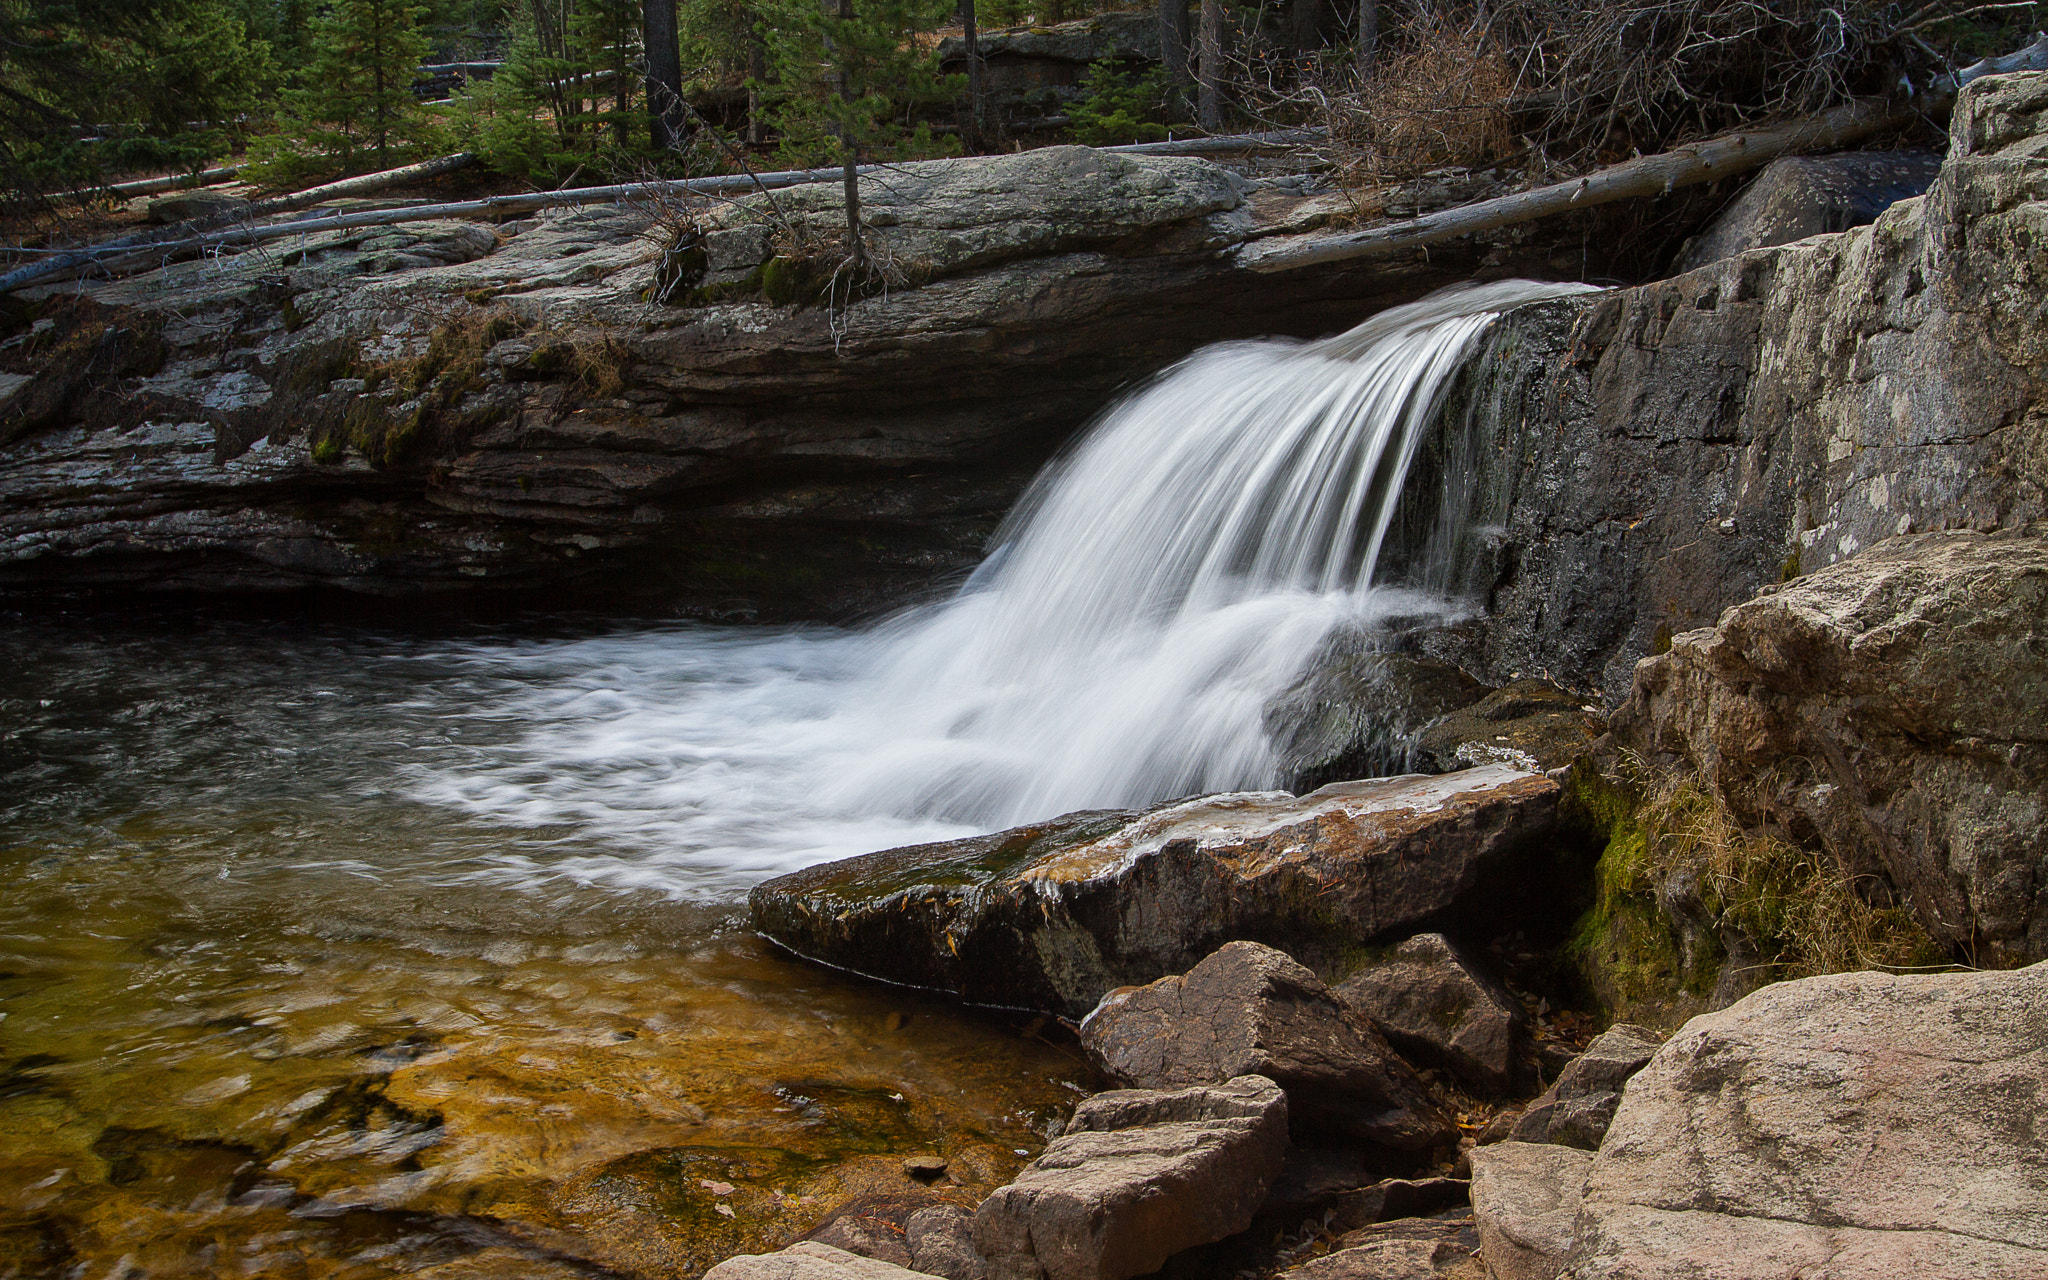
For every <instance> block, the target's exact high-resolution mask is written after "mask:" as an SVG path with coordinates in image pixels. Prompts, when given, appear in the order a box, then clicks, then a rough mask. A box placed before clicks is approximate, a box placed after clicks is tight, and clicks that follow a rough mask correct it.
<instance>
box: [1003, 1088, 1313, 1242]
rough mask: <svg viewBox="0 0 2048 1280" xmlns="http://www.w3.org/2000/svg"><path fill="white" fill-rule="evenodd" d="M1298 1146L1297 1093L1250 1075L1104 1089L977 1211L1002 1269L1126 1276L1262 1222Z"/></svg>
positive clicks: (1081, 1106) (1082, 1107)
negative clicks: (1163, 1087)
mask: <svg viewBox="0 0 2048 1280" xmlns="http://www.w3.org/2000/svg"><path fill="white" fill-rule="evenodd" d="M1286 1150H1287V1095H1286V1094H1285V1093H1283V1092H1282V1091H1281V1089H1280V1087H1279V1086H1278V1085H1276V1084H1274V1083H1273V1082H1272V1081H1270V1080H1267V1079H1264V1078H1262V1077H1259V1076H1243V1077H1240V1078H1238V1079H1236V1080H1231V1081H1228V1082H1226V1083H1224V1084H1220V1085H1207V1086H1203V1087H1200V1088H1195V1089H1183V1090H1178V1091H1174V1092H1167V1093H1161V1092H1154V1091H1149V1090H1125V1091H1119V1092H1112V1093H1105V1094H1098V1095H1096V1096H1095V1097H1093V1098H1090V1099H1087V1100H1086V1101H1084V1102H1082V1103H1081V1105H1080V1106H1079V1107H1077V1108H1076V1109H1075V1111H1074V1118H1073V1119H1072V1120H1071V1121H1070V1122H1069V1123H1068V1125H1067V1129H1066V1132H1065V1133H1064V1134H1063V1135H1061V1136H1060V1137H1058V1138H1056V1139H1054V1140H1053V1142H1052V1144H1051V1145H1050V1146H1048V1147H1047V1148H1046V1149H1045V1152H1044V1153H1043V1154H1042V1155H1040V1156H1039V1157H1038V1158H1037V1159H1036V1160H1034V1161H1032V1162H1031V1163H1030V1164H1029V1165H1027V1166H1025V1168H1024V1171H1023V1172H1022V1173H1020V1174H1018V1175H1017V1179H1016V1181H1014V1182H1012V1183H1011V1184H1010V1185H1008V1186H1006V1187H1001V1188H998V1189H997V1190H996V1191H995V1193H994V1194H992V1195H991V1196H989V1198H988V1199H987V1200H985V1201H983V1202H982V1205H981V1208H979V1209H977V1210H976V1211H975V1214H974V1242H975V1245H976V1247H977V1248H978V1249H979V1250H980V1251H981V1253H982V1255H983V1256H984V1257H986V1258H987V1259H988V1268H989V1276H990V1280H1125V1277H1129V1276H1137V1275H1145V1274H1148V1273H1150V1272H1153V1271H1156V1270H1158V1269H1159V1265H1160V1264H1161V1263H1163V1262H1165V1261H1166V1259H1167V1258H1169V1257H1171V1256H1172V1255H1174V1254H1176V1253H1179V1252H1180V1251H1181V1250H1183V1249H1188V1248H1192V1247H1194V1246H1196V1245H1201V1244H1208V1243H1211V1242H1213V1241H1217V1240H1222V1239H1224V1238H1226V1237H1228V1236H1232V1235H1235V1234H1237V1233H1238V1232H1240V1231H1242V1230H1244V1229H1245V1228H1246V1227H1247V1226H1249V1225H1251V1221H1252V1217H1253V1215H1254V1214H1255V1213H1257V1211H1258V1208H1259V1203H1260V1201H1262V1200H1263V1199H1264V1198H1265V1195H1266V1188H1267V1187H1268V1186H1270V1185H1271V1184H1272V1181H1273V1179H1274V1177H1275V1176H1276V1175H1277V1174H1278V1173H1279V1171H1280V1163H1281V1160H1282V1158H1283V1157H1284V1156H1285V1154H1286Z"/></svg>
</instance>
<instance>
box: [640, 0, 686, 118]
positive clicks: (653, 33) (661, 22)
mask: <svg viewBox="0 0 2048 1280" xmlns="http://www.w3.org/2000/svg"><path fill="white" fill-rule="evenodd" d="M640 33H641V36H642V38H643V39H644V40H645V41H646V42H647V132H648V140H649V141H650V142H652V143H653V144H654V149H655V150H656V151H673V150H675V149H676V148H677V147H680V146H681V145H682V143H683V120H682V100H683V56H682V51H681V49H680V48H679V47H678V45H677V43H676V0H647V5H646V8H644V9H643V10H642V11H641V19H640Z"/></svg>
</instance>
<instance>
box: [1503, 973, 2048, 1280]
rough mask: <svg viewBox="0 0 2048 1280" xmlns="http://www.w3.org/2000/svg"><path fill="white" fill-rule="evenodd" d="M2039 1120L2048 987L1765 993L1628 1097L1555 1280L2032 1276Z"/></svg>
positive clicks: (1714, 1020)
mask: <svg viewBox="0 0 2048 1280" xmlns="http://www.w3.org/2000/svg"><path fill="white" fill-rule="evenodd" d="M2044 1115H2048V965H2035V966H2033V967H2031V968H2028V969H2021V970H2017V971H2008V972H1983V973H1959V974H1941V975H1930V976H1914V977H1900V976H1893V975H1887V974H1876V973H1856V974H1838V975H1834V976H1832V977H1826V978H1809V979H1805V980H1803V981H1800V982H1787V983H1780V984H1778V985H1776V986H1771V987H1766V988H1764V989H1763V990H1762V991H1759V992H1757V993H1756V994H1754V995H1752V996H1750V997H1748V998H1747V999H1745V1000H1742V1001H1741V1002H1739V1003H1737V1004H1735V1005H1733V1006H1732V1007H1730V1008H1728V1009H1725V1010H1723V1011H1721V1012H1719V1013H1713V1014H1707V1015H1704V1016H1702V1017H1698V1018H1694V1019H1693V1020H1692V1021H1691V1022H1688V1023H1687V1024H1686V1025H1685V1027H1684V1028H1683V1029H1681V1030H1680V1031H1679V1032H1678V1033H1677V1034H1675V1035H1674V1036H1672V1038H1671V1039H1670V1041H1669V1042H1668V1043H1666V1044H1665V1045H1664V1047H1663V1048H1662V1049H1660V1050H1658V1052H1657V1055H1656V1057H1655V1058H1653V1059H1652V1060H1651V1062H1650V1065H1649V1066H1647V1067H1645V1068H1644V1069H1643V1070H1642V1071H1641V1072H1640V1073H1638V1074H1637V1075H1636V1076H1635V1077H1634V1078H1633V1079H1631V1080H1630V1081H1629V1083H1628V1088H1627V1090H1626V1092H1625V1093H1624V1094H1623V1096H1622V1102H1621V1108H1620V1110H1619V1111H1618V1112H1617V1113H1616V1114H1615V1117H1614V1124H1613V1126H1612V1127H1611V1128H1610V1129H1609V1130H1608V1133H1607V1138H1606V1141H1605V1142H1604V1143H1603V1144H1602V1145H1601V1148H1600V1151H1599V1153H1598V1155H1597V1156H1594V1157H1592V1165H1591V1171H1590V1173H1589V1174H1588V1177H1587V1181H1586V1189H1585V1198H1584V1200H1583V1201H1582V1202H1581V1204H1580V1206H1579V1214H1578V1227H1577V1232H1576V1236H1575V1239H1574V1242H1573V1247H1572V1254H1571V1266H1570V1268H1569V1270H1568V1272H1567V1274H1568V1275H1570V1276H1572V1277H1574V1280H1596V1278H1598V1280H1607V1278H1609V1277H1623V1276H1631V1277H1632V1276H1651V1275H1657V1276H1675V1275H1683V1276H1688V1277H1701V1278H1706V1277H1725V1278H1727V1280H1734V1278H1735V1277H1738V1276H1739V1277H1741V1278H1742V1280H1792V1277H1795V1276H1796V1277H1810V1276H1822V1275H1825V1276H1828V1277H1833V1278H1834V1280H1850V1278H1852V1277H1869V1278H1870V1280H1895V1278H1896V1277H1899V1276H1907V1275H1910V1276H1914V1277H1930V1276H1932V1277H1955V1278H1956V1280H1961V1277H1965V1276H1968V1277H1975V1278H1979V1280H1986V1278H1992V1277H2001V1278H2003V1277H2011V1278H2013V1280H2017V1278H2019V1277H2037V1276H2043V1275H2048V1142H2044V1141H2043V1129H2042V1117H2043V1116H2044ZM1517 1145H1518V1144H1506V1143H1504V1144H1501V1145H1500V1146H1498V1147H1482V1148H1480V1149H1479V1150H1477V1151H1475V1152H1474V1153H1473V1172H1474V1180H1475V1181H1474V1188H1473V1199H1474V1203H1475V1205H1478V1204H1480V1203H1481V1202H1482V1201H1483V1199H1484V1196H1483V1178H1482V1177H1481V1170H1482V1169H1483V1168H1484V1167H1485V1166H1484V1164H1483V1163H1482V1160H1484V1159H1486V1158H1487V1157H1486V1155H1485V1153H1487V1152H1500V1151H1503V1150H1506V1149H1508V1148H1511V1147H1516V1146H1517ZM1519 1149H1520V1150H1523V1151H1528V1150H1559V1148H1528V1147H1521V1148H1519ZM1481 1224H1482V1229H1483V1227H1484V1214H1483V1210H1482V1217H1481Z"/></svg>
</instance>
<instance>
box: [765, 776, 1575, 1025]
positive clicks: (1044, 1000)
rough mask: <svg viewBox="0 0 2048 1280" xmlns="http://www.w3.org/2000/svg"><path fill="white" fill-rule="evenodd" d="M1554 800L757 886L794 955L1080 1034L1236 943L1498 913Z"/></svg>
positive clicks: (1034, 841)
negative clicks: (1498, 896)
mask: <svg viewBox="0 0 2048 1280" xmlns="http://www.w3.org/2000/svg"><path fill="white" fill-rule="evenodd" d="M1557 796H1558V785H1557V784H1556V783H1555V782H1553V781H1551V780H1550V779H1548V778H1545V777H1543V776H1542V775H1540V774H1528V773H1523V772H1520V771H1518V770H1514V769H1509V768H1506V767H1503V766H1489V767H1487V768H1482V769H1468V770H1465V771H1463V772H1460V773H1455V774H1446V775H1443V776H1442V777H1436V778H1421V777H1408V778H1391V779H1383V780H1379V781H1372V782H1353V783H1336V784H1332V785H1331V786H1328V787H1324V788H1322V789H1321V790H1319V791H1316V792H1313V793H1312V794H1310V795H1307V796H1302V797H1299V798H1297V797H1294V796H1290V795H1287V794H1286V793H1284V792H1245V793H1237V794H1227V795H1218V796H1204V797H1201V798H1198V799H1194V800H1184V801H1177V802H1174V803H1170V804H1166V805H1162V806H1160V807H1159V808H1156V809H1153V810H1150V811H1148V812H1146V813H1143V814H1131V813H1121V812H1118V813H1081V814H1069V815H1067V816H1066V817H1063V818H1059V819H1055V820H1054V821H1052V822H1048V823H1041V824H1038V825H1036V826H1030V827H1019V828H1016V829H1014V830H1010V831H1004V832H998V833H996V834H995V835H991V836H980V837H976V838H973V839H969V840H958V841H952V842H949V843H945V844H936V845H920V846H914V847H911V848H907V849H892V850H888V851H886V852H883V853H874V854H867V855H865V856H863V857H858V858H849V859H846V860H844V861H841V862H833V863H825V864H822V865H820V866H816V867H811V868H808V869H806V870H803V871H799V872H795V873H793V874H791V875H786V876H781V877H778V878H777V879H774V880H769V881H767V882H765V883H763V884H761V885H759V886H757V887H756V888H755V889H754V891H753V893H752V895H751V896H750V898H749V904H750V906H751V908H752V912H753V919H754V926H755V928H757V929H759V930H760V931H761V932H762V933H763V934H765V935H767V936H768V937H769V938H771V939H773V940H774V941H776V942H778V943H780V944H781V945H783V946H785V947H787V948H789V949H790V950H791V951H794V952H796V953H798V954H800V955H804V956H808V957H810V958H812V959H816V960H822V961H825V962H826V963H828V964H832V965H836V966H838V967H841V968H845V969H850V970H853V971H854V972H857V973H862V974H865V975H867V976H870V977H877V978H882V979H885V980H888V981H891V982H901V983H906V984H909V985H912V986H919V987H928V988H933V989H936V990H940V991H949V992H952V993H954V994H955V995H958V996H960V997H961V998H963V999H966V1000H970V1001H974V1002H977V1003H984V1004H993V1005H1005V1006H1011V1007H1024V1008H1036V1009H1045V1010H1050V1011H1054V1012H1059V1013H1062V1014H1065V1015H1067V1016H1069V1017H1074V1018H1079V1017H1081V1016H1082V1015H1084V1014H1086V1013H1087V1012H1088V1011H1089V1010H1090V1009H1093V1008H1094V1007H1095V1005H1096V1002H1097V1001H1099V1000H1100V999H1101V998H1102V997H1103V995H1104V994H1106V993H1107V992H1109V991H1110V990H1112V989H1114V988H1116V987H1123V986H1135V985H1139V984H1142V983H1146V982H1151V981H1153V980H1154V979H1157V978H1160V977H1163V976H1164V975H1166V974H1170V973H1181V972H1185V971H1186V970H1187V969H1189V968H1191V967H1193V966H1194V965H1195V964H1196V963H1197V962H1198V961H1199V960H1201V959H1202V958H1203V957H1205V956H1207V955H1208V954H1209V953H1210V952H1211V951H1213V950H1215V949H1216V948H1217V947H1218V946H1221V945H1222V944H1223V943H1225V942H1229V941H1233V940H1239V939H1245V940H1252V941H1260V942H1265V943H1267V944H1269V945H1271V946H1275V947H1279V948H1281V949H1282V950H1284V951H1286V952H1287V953H1288V954H1290V955H1294V956H1299V957H1301V958H1302V959H1303V960H1304V961H1306V962H1309V963H1322V962H1323V961H1324V960H1326V959H1334V958H1335V957H1336V956H1337V955H1339V954H1341V953H1342V952H1343V951H1345V950H1346V949H1348V948H1351V947H1354V946H1356V945H1357V944H1359V943H1361V942H1366V941H1370V940H1372V939H1375V938H1379V937H1383V936H1385V935H1387V934H1390V933H1394V932H1396V931H1398V930H1412V929H1414V928H1416V927H1418V926H1420V925H1421V924H1422V923H1423V922H1426V921H1430V920H1434V919H1438V918H1441V917H1444V916H1447V915H1455V914H1457V913H1458V912H1459V911H1461V910H1465V909H1476V907H1477V904H1480V903H1482V902H1489V901H1490V899H1489V895H1490V894H1493V893H1496V892H1498V890H1499V888H1500V886H1501V885H1502V884H1504V883H1506V882H1507V880H1508V879H1509V876H1510V872H1511V869H1512V868H1514V867H1516V866H1518V865H1521V863H1522V860H1524V859H1528V858H1538V857H1543V856H1548V855H1549V853H1550V852H1551V851H1552V849H1553V842H1554V841H1555V840H1556V839H1557V838H1558V836H1557V832H1556V829H1555V815H1556V806H1557Z"/></svg>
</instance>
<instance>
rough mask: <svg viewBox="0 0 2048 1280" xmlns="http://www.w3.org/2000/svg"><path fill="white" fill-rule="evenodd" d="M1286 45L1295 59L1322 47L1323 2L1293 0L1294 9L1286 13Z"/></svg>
mask: <svg viewBox="0 0 2048 1280" xmlns="http://www.w3.org/2000/svg"><path fill="white" fill-rule="evenodd" d="M1287 43H1288V44H1289V46H1291V47H1292V48H1293V50H1294V56H1295V57H1297V58H1300V57H1306V56H1307V55H1308V54H1311V53H1314V52H1315V51H1316V50H1317V49H1318V48H1320V47H1321V46H1322V43H1323V0H1294V7H1293V8H1291V9H1289V10H1288V12H1287Z"/></svg>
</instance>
